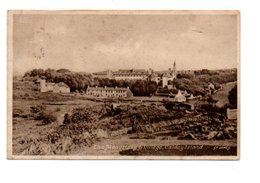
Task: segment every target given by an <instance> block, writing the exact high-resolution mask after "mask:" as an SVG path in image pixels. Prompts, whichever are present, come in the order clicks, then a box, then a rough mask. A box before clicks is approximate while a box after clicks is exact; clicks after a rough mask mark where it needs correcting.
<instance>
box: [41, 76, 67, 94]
mask: <svg viewBox="0 0 260 183" xmlns="http://www.w3.org/2000/svg"><path fill="white" fill-rule="evenodd" d="M40 91H41V92H53V93H70V87H69V86H68V85H67V84H65V83H64V82H59V83H47V82H46V80H45V79H42V80H41V81H40Z"/></svg>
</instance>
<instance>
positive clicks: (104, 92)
mask: <svg viewBox="0 0 260 183" xmlns="http://www.w3.org/2000/svg"><path fill="white" fill-rule="evenodd" d="M86 95H88V96H94V97H111V98H114V97H115V98H126V97H133V93H132V92H131V90H130V89H129V87H126V88H123V87H106V86H105V87H88V88H87V90H86Z"/></svg>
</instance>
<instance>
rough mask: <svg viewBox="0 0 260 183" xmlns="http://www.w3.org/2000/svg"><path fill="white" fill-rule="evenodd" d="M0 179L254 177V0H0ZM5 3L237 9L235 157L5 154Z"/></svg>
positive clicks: (258, 29) (258, 57) (257, 39)
mask: <svg viewBox="0 0 260 183" xmlns="http://www.w3.org/2000/svg"><path fill="white" fill-rule="evenodd" d="M0 3H1V4H0V18H1V19H0V25H1V27H0V36H1V37H0V40H1V42H0V50H1V54H0V58H1V62H0V63H1V67H0V69H1V71H0V77H1V80H0V81H1V86H2V90H0V92H1V95H0V96H1V98H0V103H1V105H2V107H1V110H0V112H1V117H2V118H1V119H2V120H1V122H0V130H1V131H0V170H1V172H0V173H1V177H0V181H1V182H19V183H21V182H27V183H30V182H37V183H41V182H43V183H45V182H70V183H71V182H85V181H86V182H94V181H95V182H114V183H115V182H133V181H135V182H171V181H172V182H175V181H181V182H213V183H214V182H218V183H219V182H245V181H247V182H249V181H251V180H252V182H259V180H260V178H259V175H258V174H259V168H258V166H257V165H258V163H259V162H260V161H259V160H260V158H259V157H260V156H259V154H260V148H259V145H258V144H259V140H260V139H259V129H260V122H259V115H258V114H259V112H258V111H259V104H260V101H259V97H258V91H260V90H259V89H260V88H259V84H258V83H259V81H258V78H260V76H259V74H260V72H259V68H260V64H259V61H260V54H259V43H260V36H259V35H260V24H259V23H258V22H259V17H260V11H259V5H258V4H259V3H258V1H257V0H208V1H206V0H171V1H166V0H149V1H147V0H143V1H142V0H138V1H135V0H94V1H93V0H92V1H91V2H90V1H87V0H56V1H55V0H43V1H39V0H6V1H4V0H3V1H1V2H0ZM8 9H160V10H163V9H168V10H169V9H174V10H177V9H179V10H182V9H191V10H195V9H197V10H200V9H202V10H203V9H207V10H213V9H215V10H216V9H222V10H230V9H233V10H240V11H241V26H242V28H241V38H242V39H241V160H240V161H134V162H133V161H105V162H104V161H26V160H23V161H8V160H6V148H5V147H6V103H7V102H6V101H7V100H6V96H7V95H6V94H7V93H6V89H5V88H6V86H7V85H6V84H7V83H6V80H7V78H6V76H7V69H6V66H7V65H6V64H7V63H6V53H7V51H6V19H7V16H6V15H7V14H6V13H7V10H8Z"/></svg>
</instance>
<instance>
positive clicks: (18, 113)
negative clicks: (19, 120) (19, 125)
mask: <svg viewBox="0 0 260 183" xmlns="http://www.w3.org/2000/svg"><path fill="white" fill-rule="evenodd" d="M23 113H24V111H23V110H22V109H13V117H14V118H15V117H22V116H23Z"/></svg>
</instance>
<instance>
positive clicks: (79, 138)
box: [13, 83, 237, 156]
mask: <svg viewBox="0 0 260 183" xmlns="http://www.w3.org/2000/svg"><path fill="white" fill-rule="evenodd" d="M234 84H235V83H228V84H226V85H223V87H222V89H220V90H219V91H218V92H216V93H215V94H214V96H213V97H214V99H217V100H218V104H217V105H220V106H222V105H224V104H226V103H227V102H228V98H227V94H228V92H229V90H230V89H231V88H232V87H233V86H234ZM14 95H17V96H16V97H14V100H13V111H16V112H17V111H18V113H19V114H17V115H16V116H15V117H14V118H13V154H14V155H55V154H60V155H101V156H102V155H142V153H143V155H196V154H194V153H197V154H198V155H203V153H204V154H205V153H207V152H208V153H209V155H214V154H215V155H235V153H236V144H237V143H236V138H233V137H230V138H231V139H225V138H226V137H225V138H224V139H223V138H222V139H218V140H216V139H211V140H194V139H197V138H198V137H196V134H198V133H199V132H198V131H196V130H198V129H200V127H201V125H202V126H203V124H204V123H205V125H206V126H207V124H208V123H209V122H207V121H204V122H203V121H194V122H187V123H186V122H185V123H186V124H185V125H184V126H182V125H178V124H177V125H175V122H174V124H173V125H170V126H169V125H168V126H167V123H169V121H164V118H165V117H167V116H168V115H172V116H174V115H175V114H178V113H180V114H183V115H184V116H186V118H187V119H189V116H190V118H191V119H192V120H194V119H195V118H193V117H195V116H200V115H203V114H202V113H197V112H194V114H193V113H192V114H186V113H185V111H167V109H165V107H164V102H165V99H166V98H163V97H133V98H131V99H123V100H116V99H105V98H89V97H86V96H84V95H78V96H75V95H60V94H53V93H38V92H34V91H30V90H29V89H24V90H19V92H17V91H16V92H14ZM21 96H22V97H21ZM112 103H117V104H119V105H121V106H122V107H121V108H122V109H121V110H123V112H121V114H119V115H116V114H113V115H112V116H111V114H109V115H105V116H103V117H102V118H96V120H95V121H94V122H93V125H92V126H93V129H91V132H93V133H94V132H95V133H94V136H95V138H92V139H91V138H90V134H89V133H88V132H86V131H84V130H81V129H77V130H76V131H75V130H74V128H75V127H73V126H72V127H73V128H72V129H69V128H68V127H66V126H64V124H63V121H64V114H65V113H68V114H71V113H72V111H73V109H75V108H79V107H82V108H84V107H85V108H86V107H87V108H89V110H91V111H95V112H104V111H103V109H104V108H105V106H110V105H111V104H112ZM38 105H43V106H46V111H48V112H51V113H52V114H53V115H54V116H55V117H56V120H55V121H54V122H53V123H50V124H42V121H41V120H37V119H35V117H34V116H33V115H32V113H31V107H32V106H38ZM127 106H128V107H127ZM125 107H127V108H129V111H128V109H127V110H125V109H124V108H125ZM135 108H136V109H135ZM136 110H137V111H139V114H140V115H139V117H138V119H139V120H141V121H142V123H140V129H141V130H148V131H149V129H150V128H154V126H156V125H157V126H158V125H159V124H162V125H161V126H160V125H159V127H160V128H161V131H162V132H163V131H167V130H168V131H170V133H169V135H167V133H161V131H160V130H159V132H156V133H155V132H153V131H151V132H148V131H147V132H146V131H145V132H142V133H144V136H143V137H142V138H140V137H139V138H133V136H136V134H135V133H130V134H128V133H127V132H128V129H132V127H131V126H127V125H126V124H125V123H126V122H127V123H129V120H130V119H129V118H128V117H129V116H131V115H130V113H132V112H133V111H136ZM142 110H144V111H142ZM145 110H146V111H145ZM147 110H148V111H147ZM149 110H152V111H149ZM135 115H136V114H135ZM184 116H183V117H184ZM157 118H158V119H159V120H160V119H161V121H158V119H157ZM199 118H200V117H199ZM153 119H157V121H153ZM165 119H166V118H165ZM181 119H184V118H181ZM201 119H202V118H201ZM203 119H204V118H203ZM145 120H148V121H145ZM167 120H169V119H167ZM130 121H131V120H130ZM170 121H172V122H173V121H174V120H173V119H172V120H170ZM175 121H176V120H175ZM177 121H178V120H177ZM213 121H214V120H213ZM137 123H139V122H138V121H137ZM189 123H190V124H189ZM202 123H203V124H202ZM110 125H112V126H113V128H110V127H111V126H110ZM163 125H164V126H163ZM165 125H166V126H165ZM219 125H222V126H223V124H219ZM101 127H102V128H101ZM129 127H130V128H129ZM226 127H227V128H229V129H231V130H232V129H233V131H235V132H236V124H235V123H234V124H228V125H226ZM226 127H220V126H219V127H218V126H213V127H210V128H209V130H211V131H212V132H214V131H219V133H220V132H221V129H223V130H224V129H225V128H226ZM76 128H77V127H76ZM83 128H84V127H83ZM99 128H100V129H99ZM176 128H178V129H177V132H178V130H180V129H181V130H182V131H183V130H184V132H185V133H186V131H185V130H187V128H188V129H189V131H188V132H189V133H190V132H191V133H193V134H194V135H192V134H189V133H188V134H187V133H186V136H187V135H188V136H189V138H194V139H184V140H179V139H178V137H177V136H176V135H173V132H172V131H175V132H174V133H176ZM110 129H114V130H115V131H113V132H115V134H116V133H118V135H115V136H112V135H110V134H111V133H112V132H111V131H110ZM140 129H139V130H140ZM120 130H121V131H120ZM121 132H123V133H122V134H120V133H121ZM223 132H224V131H223ZM138 133H139V132H138ZM178 133H179V132H178ZM209 133H210V132H209ZM224 133H225V132H224ZM165 134H166V135H165ZM208 135H209V134H208ZM222 135H223V134H222ZM137 136H138V135H137ZM151 137H152V138H151ZM203 138H207V135H206V136H205V137H203ZM146 147H149V148H150V151H149V150H147V149H145V148H146ZM162 147H163V148H164V149H162ZM165 147H168V148H166V149H165ZM170 147H176V148H177V149H176V148H174V149H171V148H170ZM185 147H190V148H198V149H197V150H194V149H189V150H187V149H186V150H184V151H180V149H178V148H185ZM201 147H202V150H199V148H201ZM214 148H215V149H214ZM216 148H222V149H221V150H220V149H218V150H217V149H216ZM230 148H232V151H230V152H231V154H229V153H230V152H229V151H228V150H225V149H230ZM149 152H150V153H151V154H149ZM164 153H165V154H164ZM200 153H201V154H200Z"/></svg>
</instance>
